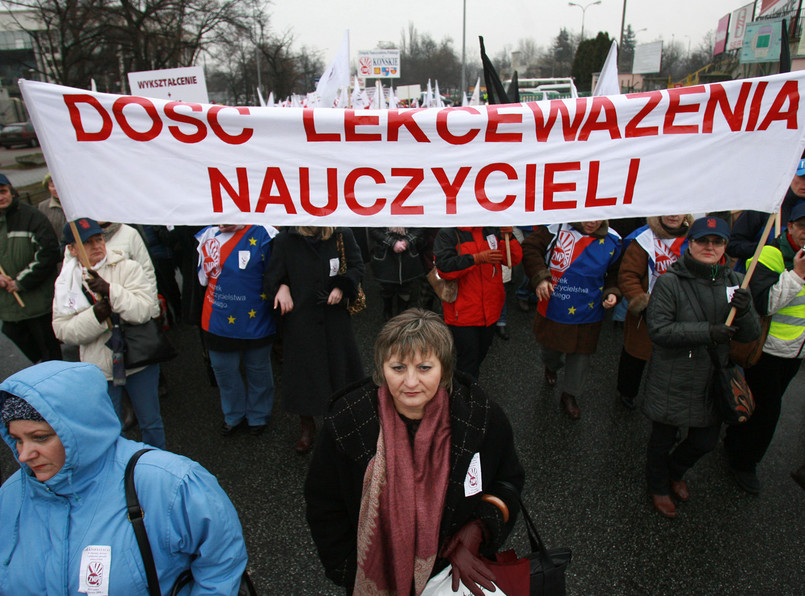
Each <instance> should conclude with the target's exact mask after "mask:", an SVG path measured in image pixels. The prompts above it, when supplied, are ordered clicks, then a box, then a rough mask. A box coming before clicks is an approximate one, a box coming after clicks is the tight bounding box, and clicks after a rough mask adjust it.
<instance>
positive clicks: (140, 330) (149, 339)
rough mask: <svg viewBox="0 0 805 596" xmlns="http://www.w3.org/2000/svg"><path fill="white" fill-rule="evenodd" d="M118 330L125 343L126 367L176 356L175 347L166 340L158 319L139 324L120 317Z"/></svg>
mask: <svg viewBox="0 0 805 596" xmlns="http://www.w3.org/2000/svg"><path fill="white" fill-rule="evenodd" d="M120 331H121V332H122V333H123V339H124V340H125V343H126V346H125V356H124V361H125V365H126V369H131V368H137V367H139V366H148V365H149V364H157V363H159V362H165V361H167V360H170V359H172V358H175V357H176V354H177V352H176V348H174V347H173V346H172V345H171V343H170V341H168V336H167V335H166V334H165V332H164V331H163V330H162V327H161V326H160V324H159V320H158V319H151V320H150V321H146V322H145V323H142V324H140V325H133V324H131V323H127V322H126V321H124V320H122V319H121V320H120Z"/></svg>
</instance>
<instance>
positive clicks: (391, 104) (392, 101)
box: [389, 85, 397, 110]
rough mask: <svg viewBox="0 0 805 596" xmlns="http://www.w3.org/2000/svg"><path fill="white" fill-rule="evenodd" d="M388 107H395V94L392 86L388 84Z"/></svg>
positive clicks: (392, 108)
mask: <svg viewBox="0 0 805 596" xmlns="http://www.w3.org/2000/svg"><path fill="white" fill-rule="evenodd" d="M389 109H390V110H396V109H397V96H396V95H394V87H392V86H390V85H389Z"/></svg>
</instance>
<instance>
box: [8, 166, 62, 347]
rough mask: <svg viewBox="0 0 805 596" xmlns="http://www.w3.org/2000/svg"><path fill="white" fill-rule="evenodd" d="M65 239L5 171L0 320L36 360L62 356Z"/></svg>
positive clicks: (16, 341)
mask: <svg viewBox="0 0 805 596" xmlns="http://www.w3.org/2000/svg"><path fill="white" fill-rule="evenodd" d="M58 264H59V242H58V240H57V239H56V234H55V233H54V232H53V229H52V228H51V226H50V222H48V220H47V218H46V217H45V216H44V215H43V214H42V213H41V212H40V211H39V210H37V208H36V207H32V206H31V205H28V204H27V203H23V202H21V201H20V199H19V197H18V196H17V191H16V190H15V189H14V187H13V186H11V182H10V181H9V179H8V178H7V177H6V176H5V175H4V174H0V321H3V334H4V335H5V336H6V337H8V338H9V339H10V340H11V341H13V342H14V343H15V344H16V346H17V347H18V348H19V349H20V351H22V353H23V354H25V356H26V357H27V358H28V359H29V360H30V361H31V362H39V361H41V360H58V359H60V358H61V348H60V347H59V342H58V341H57V340H56V337H55V336H54V335H53V328H52V327H51V325H50V321H51V304H52V302H53V282H54V280H55V279H56V275H57V272H58Z"/></svg>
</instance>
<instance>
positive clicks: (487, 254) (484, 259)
mask: <svg viewBox="0 0 805 596" xmlns="http://www.w3.org/2000/svg"><path fill="white" fill-rule="evenodd" d="M472 258H473V259H474V260H475V264H476V265H480V264H481V263H490V264H492V265H497V264H498V263H502V262H503V253H502V252H500V251H499V250H483V251H481V252H477V253H475V254H474V255H472Z"/></svg>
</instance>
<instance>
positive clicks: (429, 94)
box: [422, 79, 434, 108]
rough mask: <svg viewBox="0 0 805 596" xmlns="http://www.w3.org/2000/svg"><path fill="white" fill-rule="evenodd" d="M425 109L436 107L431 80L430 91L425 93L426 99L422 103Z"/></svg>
mask: <svg viewBox="0 0 805 596" xmlns="http://www.w3.org/2000/svg"><path fill="white" fill-rule="evenodd" d="M422 107H423V108H432V107H434V104H433V89H431V86H430V79H428V91H427V92H426V93H425V99H424V101H423V102H422Z"/></svg>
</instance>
